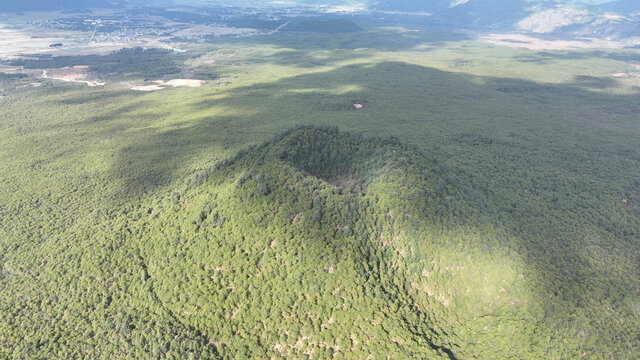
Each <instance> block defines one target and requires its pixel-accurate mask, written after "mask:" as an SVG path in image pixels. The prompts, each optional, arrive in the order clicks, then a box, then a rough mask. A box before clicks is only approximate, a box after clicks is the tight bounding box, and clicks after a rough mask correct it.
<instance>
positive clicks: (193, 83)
mask: <svg viewBox="0 0 640 360" xmlns="http://www.w3.org/2000/svg"><path fill="white" fill-rule="evenodd" d="M205 83H206V81H205V80H196V79H173V80H169V81H164V80H155V81H153V84H152V85H134V86H131V90H136V91H156V90H162V89H166V88H168V87H183V86H184V87H200V86H202V85H204V84H205Z"/></svg>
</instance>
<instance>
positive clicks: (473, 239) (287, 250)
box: [131, 128, 579, 359]
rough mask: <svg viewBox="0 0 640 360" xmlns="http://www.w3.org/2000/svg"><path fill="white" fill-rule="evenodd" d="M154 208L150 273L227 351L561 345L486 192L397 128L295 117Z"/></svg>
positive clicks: (429, 350) (158, 293)
mask: <svg viewBox="0 0 640 360" xmlns="http://www.w3.org/2000/svg"><path fill="white" fill-rule="evenodd" d="M145 209H146V206H145V207H143V210H145ZM145 213H146V214H147V215H143V216H142V218H141V220H140V221H139V222H137V223H136V224H135V225H132V226H131V232H132V233H133V234H135V236H134V237H133V239H132V241H134V242H135V243H136V244H138V246H139V249H140V256H141V259H142V260H141V261H142V262H143V263H145V264H146V265H145V268H146V270H145V271H146V272H145V275H144V277H145V284H146V287H147V288H148V289H149V291H150V292H152V293H153V294H154V295H153V296H154V297H157V298H158V299H159V301H160V302H161V303H163V304H164V307H165V308H166V309H167V310H168V311H169V312H170V313H171V314H173V317H175V318H177V319H179V320H180V322H181V323H182V324H183V326H185V327H186V328H191V329H196V330H197V331H198V332H199V333H202V334H203V335H204V336H206V338H207V339H208V342H209V343H210V344H213V345H214V346H215V349H216V352H217V353H218V354H219V355H220V356H221V357H223V358H248V357H255V356H257V357H274V356H276V357H277V356H283V357H285V358H297V357H301V356H303V355H304V354H307V355H311V356H312V357H313V358H327V357H332V356H337V357H349V358H365V357H367V356H368V355H370V354H374V355H376V356H384V355H390V356H392V357H393V358H427V357H428V358H434V357H442V358H445V359H447V358H449V359H456V358H460V359H462V358H471V357H474V356H477V357H481V358H487V357H489V356H498V357H500V358H509V357H511V358H523V357H526V356H527V355H530V354H538V355H539V356H544V354H545V353H546V348H547V347H549V346H551V344H550V343H545V341H544V339H540V335H539V334H540V333H543V334H550V333H551V330H550V329H548V328H547V325H545V324H543V323H539V322H538V321H537V320H536V318H537V317H538V316H539V315H540V314H539V310H540V309H539V308H537V307H536V305H534V304H535V302H536V301H535V294H534V293H533V292H532V290H531V288H530V287H529V281H530V280H531V279H530V276H531V272H530V271H529V270H528V269H527V268H526V265H525V264H524V262H523V261H522V259H521V258H519V256H518V255H517V254H516V253H515V252H514V251H513V250H512V249H510V248H509V246H510V243H512V241H510V240H509V239H508V235H506V234H505V232H504V231H503V230H501V229H500V228H499V227H498V226H495V225H494V224H492V223H491V222H490V219H489V217H488V216H487V214H486V211H485V210H483V202H482V200H481V199H480V197H479V196H478V195H477V194H476V193H475V191H474V190H473V189H472V188H471V187H470V186H469V185H468V184H464V183H463V182H462V181H460V180H459V179H458V178H457V177H456V176H455V174H453V173H451V172H450V171H448V170H447V169H445V168H444V167H442V166H441V165H438V163H437V162H435V161H434V160H432V159H429V158H428V157H427V156H425V155H423V154H420V153H419V152H417V151H416V149H414V148H411V147H407V146H404V145H402V144H400V143H398V142H397V141H395V140H378V139H363V138H361V137H358V136H354V135H349V134H343V133H339V132H338V131H337V130H334V129H317V128H302V129H298V130H294V131H291V132H288V133H286V134H284V135H283V136H281V137H279V138H277V139H276V140H274V141H273V142H270V143H267V144H265V145H263V146H260V147H257V148H253V149H250V150H248V151H247V152H243V153H241V154H240V155H238V156H237V157H236V158H235V159H233V160H231V161H230V162H224V163H223V164H221V165H217V166H214V167H212V168H211V169H210V170H208V171H206V172H205V173H204V174H201V175H200V176H197V177H196V178H194V179H193V180H192V181H191V185H190V186H189V188H188V189H185V190H182V191H176V192H173V193H172V194H171V195H169V196H167V197H163V198H161V199H158V200H157V201H156V202H155V203H154V204H152V205H150V206H149V208H148V209H146V211H145ZM554 341H563V339H562V336H558V337H557V338H556V339H555V340H554ZM567 344H568V346H567V347H566V349H565V350H564V353H563V354H564V355H566V356H573V355H576V354H577V353H578V352H577V351H578V350H579V348H578V347H577V346H571V345H570V344H571V342H570V340H567Z"/></svg>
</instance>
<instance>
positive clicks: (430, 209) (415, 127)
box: [0, 34, 640, 359]
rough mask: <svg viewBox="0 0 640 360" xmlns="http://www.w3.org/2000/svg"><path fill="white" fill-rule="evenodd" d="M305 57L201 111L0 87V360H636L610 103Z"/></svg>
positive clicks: (628, 168)
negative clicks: (383, 358) (383, 359)
mask: <svg viewBox="0 0 640 360" xmlns="http://www.w3.org/2000/svg"><path fill="white" fill-rule="evenodd" d="M368 36H370V37H371V38H373V37H374V35H371V34H369V35H368ZM312 38H313V39H320V40H324V41H325V42H324V43H321V44H322V46H327V47H330V46H337V47H339V49H341V50H336V51H335V52H331V55H329V52H324V51H318V52H316V51H314V50H313V49H314V47H317V46H319V45H318V44H317V43H312V42H310V41H303V40H300V39H298V40H297V41H298V43H295V42H294V40H296V39H295V38H294V37H292V36H290V35H287V36H286V37H284V38H279V39H275V40H278V41H285V40H286V41H287V49H288V50H287V51H286V52H284V55H278V54H275V55H273V56H265V55H264V53H249V54H248V55H247V54H242V53H239V54H238V55H237V56H236V59H234V60H227V61H229V63H233V65H230V66H229V67H222V66H221V67H214V66H212V67H211V70H212V71H215V72H216V73H221V72H222V73H228V74H229V75H230V76H237V79H234V80H233V82H234V83H233V84H231V85H230V86H229V87H227V88H224V89H216V88H212V87H202V88H193V89H167V90H163V91H161V92H155V93H148V94H140V93H135V92H132V91H129V90H127V89H126V88H123V87H118V86H116V85H111V84H108V85H107V86H105V87H103V88H90V89H88V88H86V87H80V86H77V85H73V84H60V83H55V82H54V81H52V80H35V81H39V82H40V83H41V84H42V85H41V86H40V87H37V88H35V87H32V85H31V84H30V83H31V82H33V81H34V80H33V79H31V78H12V77H7V78H3V79H0V81H1V82H0V88H2V89H3V90H4V93H5V94H6V96H5V97H3V98H1V99H0V110H2V114H3V119H2V121H0V149H1V150H0V196H1V198H2V201H0V220H1V221H0V313H1V314H2V315H3V316H2V317H0V358H16V359H22V358H83V357H84V358H144V357H153V358H183V357H187V358H189V357H193V358H198V357H200V358H250V357H254V358H265V357H269V356H273V357H276V358H278V357H280V356H281V357H284V358H295V357H299V358H303V357H305V355H309V354H310V353H311V352H312V351H313V353H312V354H311V355H310V357H318V358H327V357H331V356H333V355H334V353H335V356H336V357H338V358H339V357H350V356H353V357H362V358H366V356H367V355H368V354H373V355H374V356H373V357H374V358H376V357H377V356H378V355H381V354H388V355H390V357H391V358H394V357H395V358H410V357H417V358H421V357H429V358H438V357H442V358H445V359H446V358H451V357H455V358H459V359H466V358H474V357H476V358H491V357H493V358H557V359H562V358H580V357H584V358H591V359H600V358H606V359H610V358H615V359H634V358H636V357H637V356H636V354H637V353H638V347H639V341H640V339H639V338H638V334H640V325H639V324H640V318H639V317H638V316H639V314H640V312H639V311H640V305H639V303H638V298H639V297H638V291H640V284H639V282H640V268H639V267H638V263H639V262H638V256H639V255H640V254H639V252H638V251H639V250H638V249H639V248H640V244H638V239H640V235H639V234H638V231H639V229H640V197H639V196H638V194H639V191H640V183H639V182H638V180H637V179H638V177H639V173H638V169H640V156H639V150H638V149H640V146H639V143H638V137H637V134H638V123H637V116H636V109H637V94H636V93H633V94H632V95H624V94H619V93H615V91H617V89H612V90H611V91H610V92H609V89H604V90H603V89H597V90H594V89H592V88H591V84H590V83H585V82H578V83H576V84H556V85H554V84H550V83H546V84H540V83H538V82H533V81H525V80H516V79H510V78H509V77H508V76H504V74H503V76H497V75H496V76H470V75H467V74H459V73H453V72H451V71H449V70H448V71H440V70H435V69H433V68H429V67H426V66H417V65H411V64H408V63H407V61H423V60H424V59H425V58H426V57H428V59H429V61H434V62H436V61H442V63H438V64H440V65H438V66H444V67H445V68H446V69H449V68H451V69H453V67H454V66H455V69H456V70H455V71H462V70H464V71H480V70H478V69H481V71H488V70H487V69H490V70H492V71H497V70H496V68H497V66H498V65H494V66H495V67H494V68H491V66H490V65H491V64H494V63H492V62H490V61H489V60H487V58H482V59H480V60H478V59H476V58H475V56H476V55H477V54H478V52H477V51H478V50H477V49H475V48H473V46H467V45H465V46H464V47H463V48H461V49H460V50H459V51H457V52H456V50H455V49H451V48H444V49H439V50H436V49H430V50H429V51H428V52H427V54H428V55H424V54H418V55H415V54H413V55H410V54H409V52H399V55H398V56H399V57H406V58H403V59H401V60H398V59H395V58H394V59H395V60H394V61H379V60H380V59H378V58H376V59H373V60H372V59H368V58H366V59H364V58H362V57H361V56H362V54H363V52H364V51H354V52H350V51H347V50H344V49H350V48H356V47H358V46H362V43H363V42H362V36H361V35H357V36H356V35H354V37H353V38H352V39H350V38H347V37H343V36H341V35H331V36H330V37H326V38H323V37H322V35H319V34H315V35H313V37H312ZM265 39H267V38H266V37H265ZM268 40H274V39H272V38H268ZM275 40H274V41H275ZM238 41H240V40H238ZM247 41H248V40H247ZM264 41H267V40H264ZM374 43H375V42H374V41H373V40H371V42H369V40H367V42H365V44H374ZM241 45H242V46H243V47H246V48H249V46H245V44H241ZM296 49H298V50H296ZM260 51H265V50H264V49H261V50H260ZM412 51H413V50H412ZM265 52H266V53H268V54H272V53H273V52H268V51H265ZM451 53H454V54H456V55H455V56H452V55H451ZM461 53H465V54H467V53H469V54H472V55H468V56H469V57H468V58H465V57H464V56H463V55H461ZM485 55H486V54H485ZM512 55H513V54H512V53H508V52H506V55H504V56H506V57H511V56H512ZM519 55H522V54H519ZM294 56H295V57H294ZM376 56H383V55H380V54H377V53H376ZM384 56H387V57H390V56H392V55H389V54H386V55H384ZM410 56H415V57H414V58H411V57H410ZM458 56H459V57H460V59H459V60H456V61H455V62H452V61H451V58H452V57H454V58H455V57H458ZM497 56H499V54H498V55H497V54H496V52H490V54H489V55H488V57H491V58H492V57H497ZM545 56H547V57H548V56H549V55H548V54H547V55H545ZM252 57H253V58H252ZM547 57H543V56H542V55H541V59H542V60H545V59H547ZM247 58H249V59H254V60H255V59H258V60H260V62H256V63H254V64H249V65H244V66H239V65H237V64H238V63H240V62H241V61H245V60H246V59H247ZM304 58H307V59H310V60H309V61H312V62H313V64H311V65H310V66H320V65H323V66H327V67H324V68H322V69H321V71H319V70H318V69H317V68H312V67H309V66H307V65H305V66H302V65H304V64H301V63H298V62H297V59H304ZM472 58H473V59H472ZM529 58H535V57H534V56H533V55H532V54H529ZM529 58H527V59H529ZM353 59H355V61H356V62H362V61H367V63H365V64H359V63H358V64H345V62H348V61H351V60H353ZM416 59H418V60H416ZM465 59H466V60H468V61H467V62H465V61H464V60H465ZM535 59H538V58H535ZM538 60H540V59H538ZM287 61H288V62H287ZM509 61H510V62H509V64H510V65H511V66H512V67H515V68H517V66H523V65H518V64H520V63H519V62H517V61H511V60H509ZM592 61H595V62H592ZM221 62H222V61H221ZM452 63H453V65H451V64H452ZM496 63H498V64H499V66H500V67H501V70H502V68H503V67H504V63H505V61H504V59H503V58H501V59H499V61H496ZM569 63H570V64H571V65H570V66H571V67H573V66H575V64H579V65H580V66H584V67H589V68H592V67H593V68H598V69H599V66H601V64H602V63H600V62H598V61H597V60H588V61H587V60H585V61H584V62H581V61H579V60H575V59H572V60H570V61H569ZM273 64H275V65H273ZM327 64H333V65H335V66H334V67H333V68H329V67H328V65H327ZM460 64H462V65H460ZM474 64H481V65H482V66H479V67H478V66H476V65H474ZM487 64H489V65H487ZM532 64H534V63H533V62H527V63H526V67H524V68H526V69H527V70H528V71H530V74H531V75H530V76H532V77H534V76H535V77H540V79H546V80H545V81H549V82H550V81H551V80H553V79H552V78H553V77H557V76H560V75H561V74H562V75H563V76H564V74H565V71H569V70H570V66H569V65H566V64H567V63H566V62H562V61H560V60H558V65H556V66H557V67H553V66H552V65H545V67H544V72H543V71H538V70H537V68H536V66H534V65H532ZM563 64H564V65H563ZM594 64H595V65H594ZM458 65H460V66H458ZM216 66H220V65H219V64H218V65H216ZM434 66H435V65H434ZM564 66H566V67H564ZM616 66H617V65H616ZM520 69H522V68H520ZM549 69H552V70H554V71H552V72H551V73H550V74H548V75H547V73H546V72H547V71H551V70H549ZM506 70H511V68H509V69H506ZM506 70H505V71H506ZM536 71H538V72H536ZM592 75H593V74H592ZM545 76H548V77H547V78H545ZM567 78H568V79H569V80H567V81H570V80H571V76H568V77H567ZM540 81H543V80H540ZM355 100H358V101H366V103H367V106H366V107H365V109H361V110H354V109H353V107H352V104H353V101H355ZM297 124H326V125H334V126H336V125H337V126H340V128H342V129H349V130H351V131H356V130H357V131H359V132H362V133H365V134H367V136H372V135H379V134H393V135H396V136H397V137H399V138H401V139H402V141H398V140H388V139H387V140H380V139H369V138H366V137H360V136H357V135H348V134H345V133H341V132H337V131H336V130H335V129H324V128H322V129H316V128H302V129H297V130H294V131H292V132H288V133H286V134H285V135H282V136H279V137H277V138H276V139H275V140H273V141H267V140H268V138H269V137H271V136H273V135H274V134H276V133H279V132H282V131H284V130H285V129H287V128H291V127H293V126H295V125H297ZM263 141H267V142H266V143H265V144H264V145H262V146H258V147H255V148H250V149H248V150H244V151H241V152H240V153H239V154H238V155H237V156H235V157H233V158H231V159H230V160H227V161H224V160H223V161H219V159H224V158H228V157H229V156H231V155H233V154H235V153H236V151H237V150H239V149H245V148H247V146H248V145H250V144H257V143H260V142H263ZM404 143H412V144H416V147H414V146H408V145H403V144H404ZM216 161H217V163H216V165H215V167H212V164H213V163H214V162H216ZM445 165H446V166H445ZM623 200H625V201H623ZM243 237H244V238H243ZM334 291H335V292H334ZM351 335H353V338H352V337H351ZM352 348H353V349H354V350H353V351H351V349H352Z"/></svg>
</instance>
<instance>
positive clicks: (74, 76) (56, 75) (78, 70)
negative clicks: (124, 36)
mask: <svg viewBox="0 0 640 360" xmlns="http://www.w3.org/2000/svg"><path fill="white" fill-rule="evenodd" d="M88 68H89V67H88V66H85V65H77V66H74V67H63V68H59V69H45V70H42V77H43V78H45V79H53V80H60V81H66V82H73V83H83V84H87V85H88V86H92V87H93V86H102V85H104V83H102V82H97V81H92V80H87V78H88V77H89V71H88Z"/></svg>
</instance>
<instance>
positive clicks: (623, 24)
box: [369, 0, 640, 40]
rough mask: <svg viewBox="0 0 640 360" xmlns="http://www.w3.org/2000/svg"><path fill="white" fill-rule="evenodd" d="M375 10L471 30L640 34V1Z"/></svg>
mask: <svg viewBox="0 0 640 360" xmlns="http://www.w3.org/2000/svg"><path fill="white" fill-rule="evenodd" d="M369 9H370V10H374V11H387V12H389V11H391V12H409V13H412V12H413V13H417V12H428V13H430V14H432V15H431V18H432V19H433V20H434V21H437V22H440V23H444V24H449V25H453V26H460V27H466V28H484V29H500V30H517V31H524V32H531V33H537V34H548V35H557V36H567V35H569V36H580V37H584V36H589V37H597V38H606V39H611V40H616V39H622V38H629V37H637V36H640V1H638V0H618V1H612V2H607V3H602V4H594V3H592V2H588V1H543V0H529V1H525V0H434V1H429V0H417V1H412V0H381V1H377V2H375V3H372V4H371V5H370V7H369Z"/></svg>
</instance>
